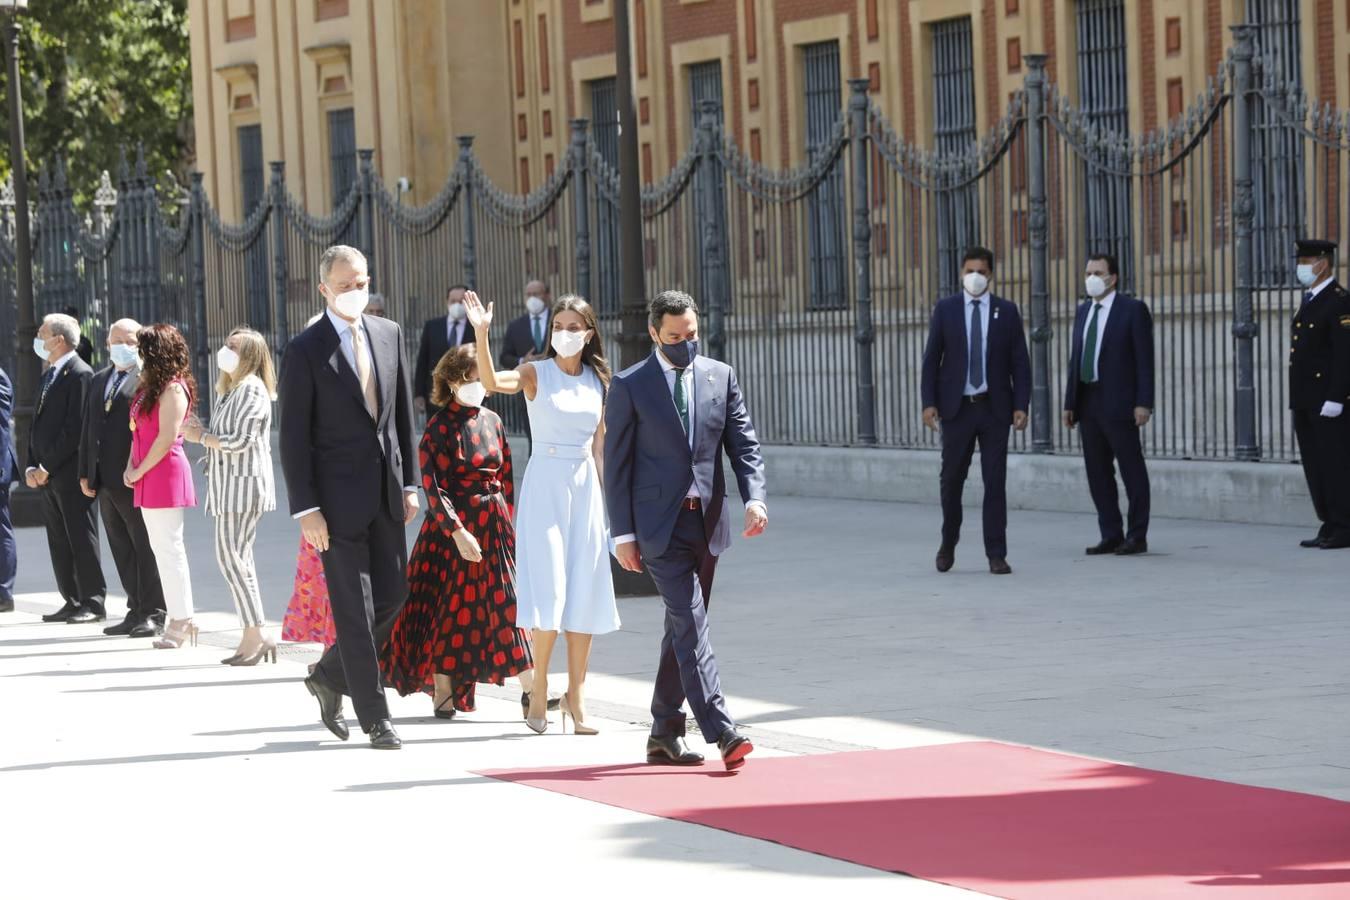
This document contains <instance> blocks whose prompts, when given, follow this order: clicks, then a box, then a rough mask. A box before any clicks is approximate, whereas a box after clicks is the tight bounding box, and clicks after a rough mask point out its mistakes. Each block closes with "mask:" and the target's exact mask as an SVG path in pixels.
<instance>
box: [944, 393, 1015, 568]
mask: <svg viewBox="0 0 1350 900" xmlns="http://www.w3.org/2000/svg"><path fill="white" fill-rule="evenodd" d="M1008 427H1009V426H1008V423H1007V422H1002V421H999V420H998V417H996V416H995V415H994V411H993V409H992V408H990V406H989V402H988V400H981V401H979V402H975V403H971V402H969V401H966V400H962V401H961V411H960V412H958V413H957V414H956V415H955V416H953V417H952V418H950V419H943V420H942V474H941V475H940V476H939V483H940V487H941V495H942V545H943V546H944V547H955V546H956V544H957V541H959V540H960V539H961V521H962V519H963V518H964V517H965V513H964V511H963V510H962V508H961V495H962V494H963V493H964V492H965V488H966V475H967V474H968V473H969V472H970V461H971V459H972V458H973V457H974V455H975V445H976V444H977V443H978V444H979V445H980V474H981V475H982V476H983V478H984V552H985V555H986V556H991V557H999V558H1002V557H1005V556H1007V555H1008V487H1007V485H1008Z"/></svg>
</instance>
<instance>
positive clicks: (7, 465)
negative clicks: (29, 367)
mask: <svg viewBox="0 0 1350 900" xmlns="http://www.w3.org/2000/svg"><path fill="white" fill-rule="evenodd" d="M13 410H14V386H13V385H12V384H11V383H10V380H9V375H7V374H6V373H5V370H4V369H0V612H14V574H15V569H16V567H17V566H18V561H19V557H18V548H17V547H16V546H15V544H14V525H13V523H12V522H11V521H10V518H9V485H10V482H11V481H13V480H14V475H15V470H14V449H13V446H12V445H11V444H10V437H9V417H10V415H11V413H12V412H13Z"/></svg>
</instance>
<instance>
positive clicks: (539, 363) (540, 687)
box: [464, 291, 619, 734]
mask: <svg viewBox="0 0 1350 900" xmlns="http://www.w3.org/2000/svg"><path fill="white" fill-rule="evenodd" d="M464 305H465V307H466V308H467V310H468V315H469V323H470V324H471V325H473V328H474V333H475V335H476V337H477V341H478V369H479V376H480V378H481V379H482V382H483V386H484V387H486V388H487V390H488V393H489V394H514V393H517V392H523V393H524V394H525V401H526V408H527V409H528V411H529V415H530V431H531V434H532V440H531V442H530V463H529V466H528V467H527V469H526V470H525V481H524V484H523V485H522V486H521V488H520V491H519V494H518V496H519V498H520V499H519V502H518V503H517V505H516V627H518V628H529V629H532V635H533V641H534V664H535V686H534V690H532V691H531V692H530V705H529V709H528V711H527V712H526V714H525V722H526V724H527V725H529V727H530V729H531V730H533V731H535V732H537V733H539V734H542V733H543V732H544V731H545V730H547V728H548V711H547V703H548V664H549V659H550V657H551V656H552V655H553V645H554V643H555V642H556V641H557V639H558V632H560V631H562V632H565V633H566V634H567V693H566V694H564V695H563V697H562V698H561V700H560V701H559V708H560V709H561V710H562V722H563V729H564V731H565V730H566V728H567V719H568V717H569V716H570V717H571V718H572V723H573V725H574V726H575V729H574V730H575V731H576V733H577V734H596V733H597V732H596V730H595V729H594V728H591V727H590V726H588V725H587V724H586V710H585V706H584V703H583V700H584V698H583V695H582V689H583V687H584V685H585V683H586V669H587V667H588V665H589V663H590V655H591V638H592V637H593V636H595V635H597V634H608V633H609V632H611V631H616V630H618V628H619V610H618V606H617V604H616V603H615V601H614V581H613V578H612V577H611V575H610V568H609V528H608V525H607V524H606V517H605V501H604V497H603V496H602V495H601V493H600V485H601V481H600V468H601V466H602V465H603V464H604V461H603V459H602V449H603V447H604V445H605V441H604V428H605V426H604V405H605V392H606V391H607V390H608V388H609V376H610V372H609V364H608V363H606V362H605V357H604V356H603V355H602V353H601V346H602V345H601V342H600V331H599V328H598V324H597V322H596V318H595V312H594V310H592V309H591V305H590V304H589V303H587V302H586V301H585V300H584V299H582V298H581V297H578V296H576V295H575V294H568V295H567V296H564V297H562V298H560V299H559V300H558V301H557V302H556V303H554V304H553V315H552V323H551V326H552V334H551V339H550V341H549V349H548V356H547V357H545V358H544V359H540V360H535V361H533V362H527V363H523V364H521V366H520V367H519V368H517V369H516V370H515V371H513V372H496V371H494V370H493V367H492V360H493V358H494V357H493V355H492V349H491V348H490V347H489V346H488V329H489V328H490V327H491V326H492V306H493V305H492V304H488V306H487V308H484V307H483V304H482V302H481V301H480V300H479V299H478V295H477V294H475V293H474V292H473V291H469V292H468V294H467V295H466V296H465V298H464Z"/></svg>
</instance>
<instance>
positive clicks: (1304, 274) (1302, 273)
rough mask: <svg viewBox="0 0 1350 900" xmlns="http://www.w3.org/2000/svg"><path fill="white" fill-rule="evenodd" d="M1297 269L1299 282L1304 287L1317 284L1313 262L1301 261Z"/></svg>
mask: <svg viewBox="0 0 1350 900" xmlns="http://www.w3.org/2000/svg"><path fill="white" fill-rule="evenodd" d="M1295 271H1296V273H1297V274H1298V283H1299V284H1301V285H1303V286H1304V287H1312V286H1313V285H1314V284H1317V275H1316V273H1314V272H1313V265H1312V263H1299V264H1298V268H1297V269H1296V270H1295Z"/></svg>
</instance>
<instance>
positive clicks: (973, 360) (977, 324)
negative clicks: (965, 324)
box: [969, 300, 984, 388]
mask: <svg viewBox="0 0 1350 900" xmlns="http://www.w3.org/2000/svg"><path fill="white" fill-rule="evenodd" d="M970 305H971V313H970V375H969V378H970V386H971V387H973V388H979V386H980V385H982V384H984V322H983V321H981V320H980V301H979V300H972V301H970Z"/></svg>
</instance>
